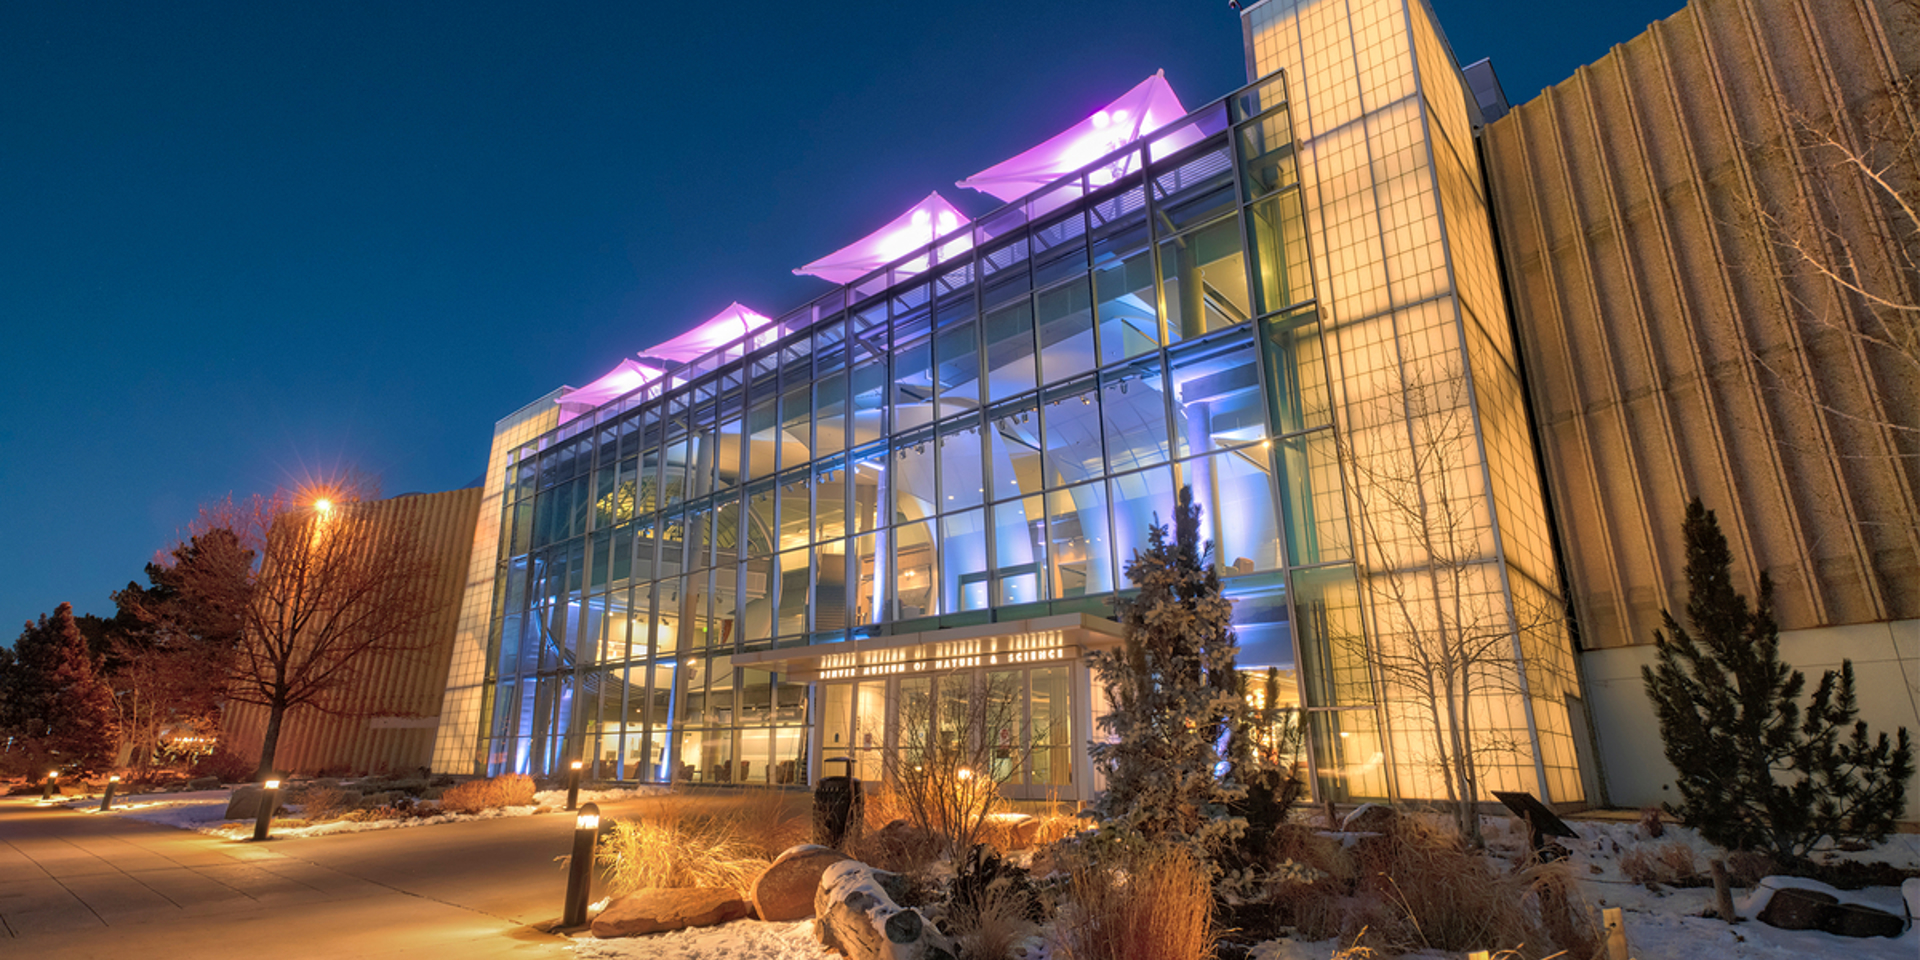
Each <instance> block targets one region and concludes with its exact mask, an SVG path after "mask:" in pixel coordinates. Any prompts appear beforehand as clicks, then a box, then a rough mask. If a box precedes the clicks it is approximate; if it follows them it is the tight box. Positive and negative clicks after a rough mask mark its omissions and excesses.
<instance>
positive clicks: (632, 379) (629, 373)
mask: <svg viewBox="0 0 1920 960" xmlns="http://www.w3.org/2000/svg"><path fill="white" fill-rule="evenodd" d="M665 372H666V371H664V370H661V369H660V368H658V367H649V366H647V365H646V364H644V363H641V362H639V361H638V360H622V361H620V365H619V366H617V367H614V368H613V369H612V370H609V371H607V372H606V373H605V374H604V375H602V376H601V377H600V379H598V380H595V381H594V382H592V383H589V384H587V385H586V386H584V387H580V388H579V389H576V390H568V391H567V392H565V393H563V394H561V395H560V399H559V401H558V402H559V404H560V410H561V416H562V422H564V421H565V420H569V419H572V418H573V416H575V415H578V414H580V413H583V412H585V411H588V410H592V409H593V408H595V407H598V406H601V405H603V404H605V403H607V402H608V401H611V400H617V399H619V398H620V397H624V396H626V395H627V394H629V393H632V392H633V391H635V390H638V389H640V388H641V387H644V386H646V385H647V384H649V383H651V382H653V381H655V380H658V379H659V378H660V376H661V375H662V374H664V373H665Z"/></svg>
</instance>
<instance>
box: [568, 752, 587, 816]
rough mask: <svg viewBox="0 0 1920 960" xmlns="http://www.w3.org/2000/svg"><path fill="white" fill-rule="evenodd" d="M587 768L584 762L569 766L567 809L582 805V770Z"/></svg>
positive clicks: (574, 762)
mask: <svg viewBox="0 0 1920 960" xmlns="http://www.w3.org/2000/svg"><path fill="white" fill-rule="evenodd" d="M584 766H586V762H585V761H583V760H575V761H573V762H572V763H569V764H567V809H568V810H572V809H573V808H574V807H577V806H579V805H580V769H581V768H582V767H584Z"/></svg>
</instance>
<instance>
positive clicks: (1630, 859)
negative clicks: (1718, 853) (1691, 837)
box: [1620, 842, 1700, 886]
mask: <svg viewBox="0 0 1920 960" xmlns="http://www.w3.org/2000/svg"><path fill="white" fill-rule="evenodd" d="M1620 872H1621V873H1622V874H1623V875H1625V876H1626V878H1627V879H1628V880H1632V881H1633V882H1634V883H1643V884H1646V885H1648V886H1654V885H1657V884H1663V883H1664V884H1666V885H1668V886H1687V885H1692V884H1694V883H1697V882H1698V881H1699V879H1700V867H1699V865H1698V864H1696V863H1695V862H1694V857H1693V848H1692V847H1689V846H1687V845H1686V844H1684V843H1679V842H1674V843H1663V844H1660V845H1659V846H1657V847H1644V846H1642V847H1634V848H1633V849H1631V850H1628V851H1627V852H1626V853H1623V854H1621V855H1620Z"/></svg>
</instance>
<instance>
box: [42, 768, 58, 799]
mask: <svg viewBox="0 0 1920 960" xmlns="http://www.w3.org/2000/svg"><path fill="white" fill-rule="evenodd" d="M59 775H60V771H58V770H48V771H47V779H46V780H45V781H43V782H41V784H40V800H41V801H42V802H45V801H48V800H52V799H53V778H55V777H57V776H59Z"/></svg>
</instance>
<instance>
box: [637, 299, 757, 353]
mask: <svg viewBox="0 0 1920 960" xmlns="http://www.w3.org/2000/svg"><path fill="white" fill-rule="evenodd" d="M772 322H773V321H772V320H769V319H768V318H766V317H765V316H763V315H761V314H760V313H758V312H756V311H753V310H749V309H748V308H746V307H743V306H741V305H740V304H738V303H730V304H727V308H726V309H725V310H722V311H720V312H719V313H718V314H715V315H714V317H713V319H711V320H708V321H707V322H706V323H703V324H701V325H699V326H697V327H694V328H693V329H692V330H688V331H687V332H686V333H683V334H681V335H679V336H677V337H674V338H673V339H672V340H668V341H667V342H666V343H663V344H660V345H659V346H657V347H648V348H647V349H645V350H642V351H640V355H641V356H643V357H656V358H658V359H661V360H672V361H673V362H675V363H692V362H693V361H695V360H698V359H700V358H701V357H704V356H706V355H707V354H709V353H712V352H713V351H715V350H718V349H720V348H721V347H724V346H726V345H727V344H730V343H733V342H734V341H736V340H739V339H740V338H742V337H744V336H746V335H747V334H749V333H752V332H753V331H755V330H758V329H760V328H761V327H764V326H766V325H767V324H769V323H772ZM768 335H769V336H770V337H771V336H772V335H773V331H768ZM769 342H771V341H769ZM759 345H760V344H759V342H757V341H756V342H755V344H754V346H759Z"/></svg>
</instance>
